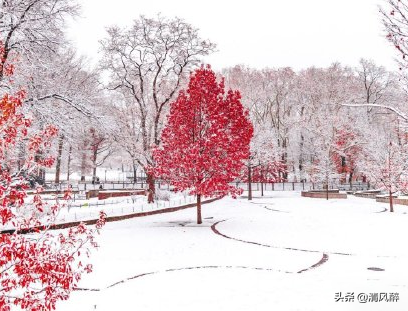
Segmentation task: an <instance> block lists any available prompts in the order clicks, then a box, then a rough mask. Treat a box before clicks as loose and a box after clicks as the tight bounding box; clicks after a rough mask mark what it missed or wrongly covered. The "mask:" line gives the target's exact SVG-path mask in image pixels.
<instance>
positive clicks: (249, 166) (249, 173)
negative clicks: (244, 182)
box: [248, 165, 252, 200]
mask: <svg viewBox="0 0 408 311" xmlns="http://www.w3.org/2000/svg"><path fill="white" fill-rule="evenodd" d="M248 200H252V167H251V165H248Z"/></svg>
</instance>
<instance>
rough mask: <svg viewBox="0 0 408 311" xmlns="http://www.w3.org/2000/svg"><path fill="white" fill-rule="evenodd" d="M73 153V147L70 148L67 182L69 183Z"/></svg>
mask: <svg viewBox="0 0 408 311" xmlns="http://www.w3.org/2000/svg"><path fill="white" fill-rule="evenodd" d="M71 153H72V146H69V151H68V162H67V181H69V175H70V174H71Z"/></svg>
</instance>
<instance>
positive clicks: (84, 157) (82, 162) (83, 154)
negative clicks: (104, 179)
mask: <svg viewBox="0 0 408 311" xmlns="http://www.w3.org/2000/svg"><path fill="white" fill-rule="evenodd" d="M85 170H86V154H85V152H83V153H82V159H81V181H85Z"/></svg>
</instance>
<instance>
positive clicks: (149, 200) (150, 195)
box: [146, 173, 155, 203]
mask: <svg viewBox="0 0 408 311" xmlns="http://www.w3.org/2000/svg"><path fill="white" fill-rule="evenodd" d="M146 175H147V178H146V182H147V187H148V189H147V203H154V193H155V188H154V176H153V175H152V174H151V173H146Z"/></svg>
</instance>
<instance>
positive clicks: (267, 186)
mask: <svg viewBox="0 0 408 311" xmlns="http://www.w3.org/2000/svg"><path fill="white" fill-rule="evenodd" d="M233 184H234V185H235V186H237V187H239V188H241V189H243V190H244V191H248V183H244V182H236V183H233ZM251 186H252V191H261V190H262V188H261V187H263V190H264V191H303V190H322V189H323V187H324V184H323V183H312V182H281V183H251ZM369 188H370V185H369V183H363V182H356V183H353V184H351V185H350V184H334V183H333V184H330V185H329V189H339V190H341V191H358V190H367V189H369Z"/></svg>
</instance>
